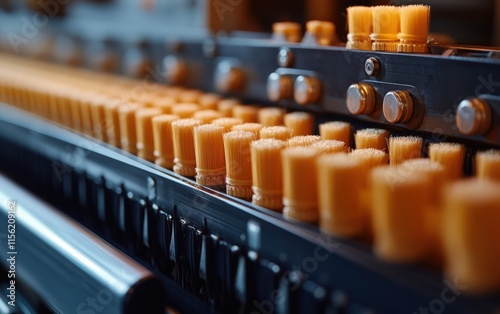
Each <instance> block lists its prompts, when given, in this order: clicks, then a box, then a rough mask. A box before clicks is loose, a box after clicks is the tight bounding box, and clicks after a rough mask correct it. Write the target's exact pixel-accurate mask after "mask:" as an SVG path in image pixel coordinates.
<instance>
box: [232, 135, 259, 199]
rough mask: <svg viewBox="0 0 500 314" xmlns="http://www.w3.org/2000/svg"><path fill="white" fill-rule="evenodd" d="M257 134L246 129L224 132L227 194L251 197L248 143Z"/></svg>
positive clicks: (250, 168)
mask: <svg viewBox="0 0 500 314" xmlns="http://www.w3.org/2000/svg"><path fill="white" fill-rule="evenodd" d="M256 139H257V135H255V133H253V132H247V131H231V132H228V133H225V134H224V154H225V160H226V184H227V185H226V189H227V194H229V195H232V196H235V197H238V198H241V199H245V200H251V199H252V160H251V157H250V143H252V141H254V140H256Z"/></svg>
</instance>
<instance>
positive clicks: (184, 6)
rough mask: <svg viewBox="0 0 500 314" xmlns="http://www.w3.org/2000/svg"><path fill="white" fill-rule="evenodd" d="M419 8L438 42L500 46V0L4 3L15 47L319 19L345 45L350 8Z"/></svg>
mask: <svg viewBox="0 0 500 314" xmlns="http://www.w3.org/2000/svg"><path fill="white" fill-rule="evenodd" d="M412 3H424V4H429V5H431V7H432V10H431V18H432V21H431V33H433V34H436V37H437V38H440V39H442V40H445V39H446V41H449V42H455V43H459V44H467V45H482V46H498V45H500V0H455V1H448V0H430V1H419V2H415V1H412V0H391V1H389V2H388V1H382V0H372V1H368V0H364V1H359V0H358V1H351V0H338V1H331V0H294V1H290V0H273V1H269V0H0V40H1V41H2V42H4V43H5V42H6V41H7V42H12V40H13V39H12V37H13V36H14V35H12V34H17V35H19V36H21V37H22V38H27V37H30V36H31V35H32V34H30V30H31V33H34V32H35V31H36V32H37V35H39V34H42V35H43V33H47V32H49V31H50V32H52V33H54V32H63V31H64V32H65V33H66V34H70V36H73V37H74V38H75V40H78V37H85V39H87V40H88V39H90V38H94V39H96V40H101V41H102V40H106V41H113V40H115V39H119V40H120V41H121V40H123V38H128V39H129V40H130V41H138V40H143V39H148V38H153V37H156V38H158V37H160V38H161V37H162V36H196V37H198V36H205V35H207V34H209V33H217V32H220V31H235V30H238V31H252V32H255V31H257V32H271V26H272V23H274V22H279V21H293V22H298V23H301V24H302V25H305V22H306V21H308V20H311V19H319V20H327V21H332V22H334V23H335V25H336V27H337V33H338V36H339V38H341V39H343V40H345V37H346V27H345V25H346V7H347V6H352V5H381V4H393V5H404V4H412ZM30 24H31V25H30ZM30 26H34V27H31V29H30ZM33 29H34V30H33ZM23 32H25V33H26V34H27V35H26V34H25V35H26V36H23V35H22V33H23ZM9 33H10V34H11V35H10V38H9ZM33 37H35V36H33ZM41 37H43V36H37V39H38V40H40V39H41ZM22 38H16V39H17V40H22ZM38 40H30V41H31V43H30V44H31V46H32V47H31V50H33V49H40V47H38V48H36V47H35V46H36V44H39V42H38Z"/></svg>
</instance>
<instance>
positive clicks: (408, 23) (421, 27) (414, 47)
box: [397, 4, 431, 53]
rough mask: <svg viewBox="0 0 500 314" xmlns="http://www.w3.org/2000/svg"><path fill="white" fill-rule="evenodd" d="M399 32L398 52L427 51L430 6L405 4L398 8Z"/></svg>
mask: <svg viewBox="0 0 500 314" xmlns="http://www.w3.org/2000/svg"><path fill="white" fill-rule="evenodd" d="M399 12H400V33H399V34H398V38H399V40H400V44H399V45H398V49H397V51H398V52H414V53H426V52H427V49H428V48H427V37H428V36H429V23H430V12H431V7H430V6H427V5H423V4H420V5H419V4H416V5H407V6H402V7H401V8H400V11H399Z"/></svg>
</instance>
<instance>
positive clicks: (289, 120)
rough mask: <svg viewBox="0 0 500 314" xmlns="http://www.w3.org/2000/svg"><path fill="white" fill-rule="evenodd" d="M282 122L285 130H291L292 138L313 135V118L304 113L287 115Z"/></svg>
mask: <svg viewBox="0 0 500 314" xmlns="http://www.w3.org/2000/svg"><path fill="white" fill-rule="evenodd" d="M284 122H285V126H286V127H287V128H289V129H291V130H293V133H292V136H299V135H311V134H313V131H314V118H313V116H312V115H310V114H308V113H306V112H299V111H297V112H291V113H287V114H286V115H285V117H284Z"/></svg>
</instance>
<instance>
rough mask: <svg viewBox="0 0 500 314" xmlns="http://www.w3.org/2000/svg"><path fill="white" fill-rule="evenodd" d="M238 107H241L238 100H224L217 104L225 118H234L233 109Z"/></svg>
mask: <svg viewBox="0 0 500 314" xmlns="http://www.w3.org/2000/svg"><path fill="white" fill-rule="evenodd" d="M236 106H241V103H240V101H239V100H238V99H223V100H221V101H219V102H218V103H217V110H219V111H220V113H222V115H223V116H224V117H232V116H233V108H234V107H236Z"/></svg>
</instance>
